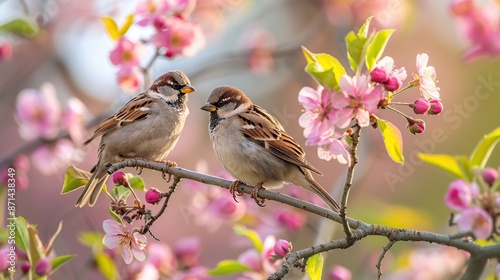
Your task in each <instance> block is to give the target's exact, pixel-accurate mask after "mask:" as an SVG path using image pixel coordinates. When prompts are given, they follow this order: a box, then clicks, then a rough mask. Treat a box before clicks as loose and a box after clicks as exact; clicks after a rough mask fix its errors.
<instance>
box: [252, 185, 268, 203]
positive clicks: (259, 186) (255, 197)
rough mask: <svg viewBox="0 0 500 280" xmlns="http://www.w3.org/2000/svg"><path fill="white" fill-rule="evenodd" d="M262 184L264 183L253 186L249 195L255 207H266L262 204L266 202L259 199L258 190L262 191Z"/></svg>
mask: <svg viewBox="0 0 500 280" xmlns="http://www.w3.org/2000/svg"><path fill="white" fill-rule="evenodd" d="M263 184H264V182H260V183H258V184H257V185H255V186H254V187H253V190H252V193H251V194H250V197H251V198H253V200H255V203H257V205H259V206H260V207H264V206H266V204H265V203H264V202H265V201H266V200H265V199H264V198H260V197H259V190H260V189H264V187H263V186H262V185H263Z"/></svg>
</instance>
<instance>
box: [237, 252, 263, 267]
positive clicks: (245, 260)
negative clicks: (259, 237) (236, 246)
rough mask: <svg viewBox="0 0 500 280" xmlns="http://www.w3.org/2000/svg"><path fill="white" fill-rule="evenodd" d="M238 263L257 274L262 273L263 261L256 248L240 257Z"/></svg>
mask: <svg viewBox="0 0 500 280" xmlns="http://www.w3.org/2000/svg"><path fill="white" fill-rule="evenodd" d="M238 262H239V263H241V264H244V265H246V266H248V267H250V268H251V269H252V270H254V271H256V272H261V271H262V270H263V269H262V261H261V258H260V255H259V253H258V252H257V250H255V249H254V248H252V249H248V250H246V251H245V252H243V253H242V254H240V255H239V256H238Z"/></svg>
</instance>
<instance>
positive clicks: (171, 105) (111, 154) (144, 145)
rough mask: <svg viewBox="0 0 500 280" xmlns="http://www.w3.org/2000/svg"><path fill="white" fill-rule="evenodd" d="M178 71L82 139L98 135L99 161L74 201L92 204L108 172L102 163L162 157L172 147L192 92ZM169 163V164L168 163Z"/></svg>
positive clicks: (186, 78) (137, 97) (90, 140)
mask: <svg viewBox="0 0 500 280" xmlns="http://www.w3.org/2000/svg"><path fill="white" fill-rule="evenodd" d="M194 91H195V89H194V88H193V87H192V86H191V83H190V81H189V78H188V77H187V76H186V75H185V74H184V73H183V72H181V71H171V72H168V73H165V74H163V75H161V76H160V77H158V78H157V79H156V80H155V81H154V82H153V84H152V85H151V86H150V87H149V89H148V90H146V91H145V92H143V93H140V94H138V95H136V96H135V97H134V98H132V99H131V100H130V101H128V102H127V103H126V104H125V105H123V107H122V108H120V110H118V111H117V112H116V113H115V114H114V115H113V116H112V117H110V118H109V119H107V120H105V121H104V122H103V123H101V125H99V127H98V128H97V129H96V130H95V131H94V134H92V136H91V137H90V138H89V139H88V140H87V141H85V142H84V145H87V144H89V143H90V142H92V140H94V139H95V138H97V137H99V136H101V142H100V144H99V150H98V151H99V160H98V162H97V164H96V165H95V166H94V168H92V170H91V172H92V173H93V174H92V177H90V180H89V182H88V183H87V185H86V186H85V189H84V190H83V192H82V194H81V195H80V197H79V198H78V201H77V202H76V206H79V207H83V206H84V205H85V204H87V203H88V205H89V206H93V205H94V204H95V202H96V200H97V197H98V196H99V194H100V193H101V190H102V187H103V185H104V183H105V182H106V179H107V178H108V176H109V174H108V173H107V168H106V167H105V165H106V164H107V163H115V162H118V161H121V160H124V159H127V158H142V159H146V160H153V161H160V160H163V159H164V158H165V157H166V156H167V155H168V154H169V153H170V151H172V149H173V148H174V146H175V144H176V143H177V140H178V139H179V136H180V134H181V131H182V129H183V127H184V121H185V120H186V117H187V115H188V114H189V109H188V108H187V106H186V103H187V99H188V97H187V94H189V93H191V92H194ZM171 164H172V163H171Z"/></svg>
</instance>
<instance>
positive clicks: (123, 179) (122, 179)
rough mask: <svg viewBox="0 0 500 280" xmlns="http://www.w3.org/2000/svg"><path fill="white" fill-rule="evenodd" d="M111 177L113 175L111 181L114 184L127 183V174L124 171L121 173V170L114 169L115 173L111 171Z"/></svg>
mask: <svg viewBox="0 0 500 280" xmlns="http://www.w3.org/2000/svg"><path fill="white" fill-rule="evenodd" d="M112 177H113V183H114V184H115V185H122V186H125V185H128V181H127V175H125V173H123V172H122V171H116V172H115V173H113V176H112Z"/></svg>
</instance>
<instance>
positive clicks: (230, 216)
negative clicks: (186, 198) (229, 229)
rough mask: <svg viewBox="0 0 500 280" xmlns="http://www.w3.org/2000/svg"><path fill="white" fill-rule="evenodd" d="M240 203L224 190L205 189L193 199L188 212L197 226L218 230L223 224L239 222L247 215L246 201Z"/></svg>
mask: <svg viewBox="0 0 500 280" xmlns="http://www.w3.org/2000/svg"><path fill="white" fill-rule="evenodd" d="M238 202H239V203H236V202H235V201H234V199H233V196H232V195H231V194H230V193H229V192H226V191H223V190H222V189H214V188H208V189H207V188H205V189H204V190H202V191H199V192H197V193H195V195H194V196H193V197H192V200H191V202H190V207H189V208H188V211H189V213H190V214H192V215H193V217H194V219H195V221H196V223H197V224H199V225H203V226H206V227H207V228H208V229H209V230H216V229H218V228H219V227H220V226H221V225H222V224H223V223H226V222H234V221H237V220H239V219H241V218H242V217H243V216H244V215H245V212H246V211H247V203H246V201H245V200H244V199H240V200H239V201H238Z"/></svg>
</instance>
